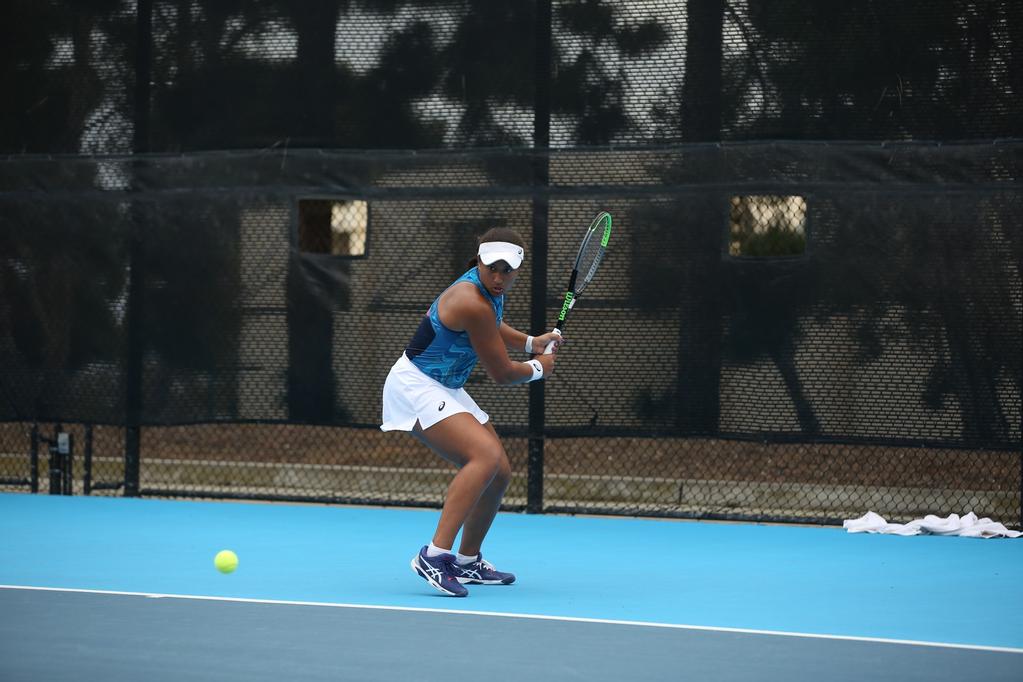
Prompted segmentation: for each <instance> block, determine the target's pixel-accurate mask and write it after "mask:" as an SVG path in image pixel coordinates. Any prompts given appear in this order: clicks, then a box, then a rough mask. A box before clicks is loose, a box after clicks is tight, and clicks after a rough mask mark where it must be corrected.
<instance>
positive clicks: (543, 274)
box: [526, 0, 551, 514]
mask: <svg viewBox="0 0 1023 682" xmlns="http://www.w3.org/2000/svg"><path fill="white" fill-rule="evenodd" d="M535 20H536V25H535V28H536V32H535V34H534V36H535V37H534V39H535V40H536V44H535V45H534V50H533V54H534V59H535V60H536V65H535V66H536V69H535V78H536V83H535V101H534V103H533V106H534V111H533V149H534V151H535V152H536V156H535V157H534V161H533V188H534V189H533V242H532V251H533V255H532V258H533V279H532V282H531V286H532V288H531V295H532V307H531V309H530V319H529V322H530V327H531V328H532V329H533V330H543V329H545V328H546V325H547V227H548V215H549V213H548V209H549V204H548V194H547V186H548V184H549V182H550V165H549V157H548V148H549V146H550V125H551V123H550V118H551V95H550V93H551V84H550V77H551V1H550V0H537V2H536V18H535ZM543 446H544V382H542V381H534V382H533V383H531V384H530V385H529V460H528V471H527V477H526V511H528V512H529V513H531V514H538V513H540V512H542V511H543V470H544V463H543Z"/></svg>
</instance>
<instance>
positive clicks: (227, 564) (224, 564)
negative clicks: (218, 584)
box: [213, 549, 238, 573]
mask: <svg viewBox="0 0 1023 682" xmlns="http://www.w3.org/2000/svg"><path fill="white" fill-rule="evenodd" d="M213 565H214V566H216V567H217V570H218V571H220V572H221V573H233V572H234V569H236V568H238V555H237V554H235V553H234V552H232V551H231V550H229V549H222V550H220V551H219V552H217V556H215V557H213Z"/></svg>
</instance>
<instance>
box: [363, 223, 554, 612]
mask: <svg viewBox="0 0 1023 682" xmlns="http://www.w3.org/2000/svg"><path fill="white" fill-rule="evenodd" d="M524 257H525V248H524V242H523V240H522V237H520V236H519V234H518V233H517V232H515V231H514V230H510V229H506V228H494V229H491V230H489V231H487V232H486V234H484V235H483V236H482V237H481V238H480V239H479V242H478V245H477V255H476V257H475V258H473V259H472V261H470V265H471V268H470V269H469V271H468V272H466V273H465V274H464V275H462V276H461V277H459V278H458V279H456V280H455V281H454V282H453V283H452V284H451V285H450V286H448V288H447V289H445V290H444V291H443V292H442V293H441V294H440V296H438V297H437V298H436V300H434V302H433V304H432V305H431V306H430V309H429V310H428V311H427V313H426V315H424V316H423V319H422V321H421V322H420V324H419V328H418V329H417V330H416V333H415V334H414V335H413V337H412V340H411V341H410V342H409V344H408V346H407V347H406V348H405V352H404V353H402V355H401V357H400V358H398V361H397V362H396V363H394V366H393V367H392V368H391V371H390V373H389V374H388V375H387V381H386V382H385V383H384V400H383V402H384V409H383V424H382V425H381V427H380V428H381V429H382V430H384V431H393V430H399V431H409V432H410V433H411V434H412V435H413V436H415V437H416V438H417V439H419V440H420V441H422V442H423V443H425V444H426V445H427V446H429V447H430V449H432V450H433V451H434V452H436V453H437V454H438V455H440V456H441V457H443V458H444V459H446V460H447V461H449V462H451V463H452V464H454V465H455V466H456V467H458V473H457V474H456V475H455V478H454V480H453V481H452V482H451V485H450V486H449V487H448V492H447V497H446V499H445V501H444V508H443V510H442V511H441V515H440V521H439V522H438V524H437V530H436V532H435V533H434V535H433V540H432V542H430V544H429V545H426V546H424V547H423V548H422V549H421V550H420V551H419V553H418V554H417V555H416V556H415V557H414V558H413V559H412V569H413V570H414V571H415V572H416V573H417V574H419V575H420V576H422V577H423V578H424V579H425V580H426V581H427V582H428V583H430V584H431V585H433V586H434V587H435V588H437V589H438V590H440V591H441V592H443V593H445V594H448V595H451V596H455V597H464V596H466V595H467V594H468V593H469V591H468V590H467V589H466V588H465V587H464V586H463V584H479V585H508V584H510V583H512V582H514V581H515V576H514V575H512V574H511V573H504V572H501V571H498V570H496V569H495V568H494V566H493V565H492V564H491V563H490V562H488V561H485V560H484V559H483V554H482V553H481V551H480V548H481V546H482V544H483V539H484V538H485V537H486V535H487V531H488V530H490V524H491V523H492V522H493V520H494V516H496V514H497V510H498V507H500V506H501V498H502V497H503V496H504V492H505V490H506V489H507V488H508V483H509V481H510V480H511V465H510V464H509V463H508V455H507V453H505V451H504V447H503V446H502V445H501V441H500V439H499V438H498V437H497V432H496V431H495V430H494V427H493V425H492V424H491V423H490V417H489V415H487V413H486V412H484V411H483V410H481V409H480V408H479V406H478V405H477V404H476V402H475V401H474V400H473V399H472V398H471V397H470V396H469V394H468V393H466V392H465V389H464V388H462V386H463V385H464V384H465V381H466V379H468V377H469V373H470V372H472V369H473V367H475V365H476V361H477V358H478V359H479V360H480V361H481V362H482V363H483V368H484V369H485V370H486V371H487V374H489V375H490V377H491V378H492V379H493V380H494V381H496V382H497V383H498V384H502V385H512V384H521V383H524V382H527V381H536V380H537V379H543V378H544V377H546V376H549V375H550V373H551V372H552V371H554V358H555V355H554V354H549V355H543V354H542V353H543V351H544V348H545V347H546V346H547V344H548V343H550V342H551V341H554V342H556V344H557V345H560V343H561V341H562V339H561V337H559V336H557V335H556V334H554V333H552V332H548V333H546V334H541V335H539V336H536V337H533V336H529V335H527V334H525V333H523V332H520V331H518V330H516V329H513V328H512V327H510V326H509V325H507V324H505V322H504V320H503V316H504V297H505V295H506V294H507V293H508V291H509V290H511V288H512V286H513V285H514V284H515V279H516V277H517V276H518V274H519V273H518V270H519V266H521V265H522V259H523V258H524ZM509 350H511V351H519V352H522V353H541V355H537V356H536V357H534V358H532V359H529V360H526V361H524V362H517V361H515V360H512V359H511V358H510V357H509V356H508V351H509ZM459 529H461V531H462V538H461V541H460V543H459V549H458V551H457V552H454V551H453V548H454V547H453V546H454V542H455V536H457V535H458V531H459Z"/></svg>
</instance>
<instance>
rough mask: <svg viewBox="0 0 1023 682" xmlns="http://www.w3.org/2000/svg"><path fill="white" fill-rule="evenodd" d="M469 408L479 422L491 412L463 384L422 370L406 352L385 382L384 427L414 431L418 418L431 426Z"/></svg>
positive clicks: (422, 425)
mask: <svg viewBox="0 0 1023 682" xmlns="http://www.w3.org/2000/svg"><path fill="white" fill-rule="evenodd" d="M459 412H468V413H469V414H471V415H472V416H474V417H476V421H478V422H479V423H480V424H486V423H487V422H488V421H489V420H490V415H488V414H487V413H486V412H484V411H483V410H481V409H480V406H479V405H477V404H476V401H475V400H473V399H472V396H470V395H469V394H468V393H466V392H465V389H464V388H448V387H447V386H445V385H444V384H442V383H440V382H439V381H437V380H436V379H433V378H431V377H428V376H427V375H425V374H423V372H422V371H420V369H419V368H418V367H416V366H415V365H413V364H412V361H411V360H409V359H408V356H407V355H405V354H404V353H402V354H401V357H400V358H398V361H397V362H395V363H394V366H393V367H391V371H390V373H388V375H387V381H385V382H384V418H383V424H381V425H380V430H381V431H411V430H412V427H414V426H415V425H416V422H417V421H418V422H419V425H420V426H421V427H422V428H423V429H428V428H430V427H431V426H433V425H434V424H436V423H437V422H439V421H441V420H442V419H446V418H447V417H450V416H451V415H453V414H458V413H459Z"/></svg>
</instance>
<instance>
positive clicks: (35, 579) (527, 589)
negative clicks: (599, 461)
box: [0, 494, 1023, 682]
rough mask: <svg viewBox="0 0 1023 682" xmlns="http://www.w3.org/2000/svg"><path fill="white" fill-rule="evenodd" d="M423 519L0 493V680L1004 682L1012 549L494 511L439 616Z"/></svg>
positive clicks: (366, 511)
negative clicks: (468, 581) (218, 561)
mask: <svg viewBox="0 0 1023 682" xmlns="http://www.w3.org/2000/svg"><path fill="white" fill-rule="evenodd" d="M436 514H437V512H435V511H422V510H408V509H381V508H355V507H336V506H335V507H331V506H313V505H305V506H303V505H282V504H247V503H221V502H185V501H166V500H148V499H113V498H88V497H59V496H33V495H23V494H4V495H0V536H2V537H3V539H4V540H3V542H2V544H0V585H2V586H3V587H2V589H0V614H2V615H0V679H3V680H5V682H8V681H9V682H15V681H20V680H33V681H34V680H43V679H45V680H65V679H67V680H71V679H75V680H99V679H103V680H134V679H139V678H140V677H145V678H146V679H152V680H181V679H190V680H193V679H210V680H213V679H217V680H271V679H272V680H280V679H305V680H328V679H329V680H339V679H344V680H349V679H350V680H391V679H400V678H412V677H415V678H417V679H442V678H444V679H447V678H449V677H450V676H451V675H452V674H467V675H479V676H482V677H485V678H486V679H491V680H522V679H541V680H547V679H550V680H571V679H588V680H612V679H615V680H620V679H644V680H677V679H701V680H739V679H759V680H821V679H829V680H863V679H872V680H917V679H919V680H963V679H976V680H1020V679H1023V592H1021V591H1020V590H1019V585H1020V584H1023V542H1018V541H1013V540H974V539H965V538H950V537H927V536H924V537H912V538H904V537H893V536H874V535H852V534H848V533H846V532H845V531H844V530H842V529H838V528H834V527H799V526H770V525H749V524H745V525H744V524H728V523H709V522H685V521H665V520H649V519H629V518H601V517H565V516H549V515H544V516H534V515H518V514H502V515H500V516H499V517H498V519H497V521H496V523H495V526H494V530H493V532H492V533H491V536H490V537H491V539H490V541H489V545H488V546H487V547H486V549H485V551H486V553H487V557H488V558H489V559H491V560H492V561H493V562H494V563H495V564H497V565H498V566H502V567H507V569H508V570H512V571H514V572H515V573H516V574H517V575H518V580H517V582H516V583H515V584H514V585H511V586H472V588H471V590H470V595H469V597H468V598H466V599H453V598H450V597H444V596H442V595H440V594H439V593H437V592H435V591H434V590H433V589H432V588H431V587H429V586H428V585H427V584H426V583H425V582H424V581H423V580H421V579H420V578H418V577H417V576H415V575H414V574H413V573H412V571H411V570H410V568H409V559H410V558H411V557H412V555H413V554H414V553H415V551H416V550H417V549H418V547H419V546H420V545H421V544H422V543H423V542H425V540H424V538H425V537H428V536H429V533H430V532H431V530H432V528H433V526H434V524H435V522H436ZM223 548H230V549H232V550H234V551H235V552H237V554H238V556H239V558H240V565H239V567H238V570H237V571H236V572H234V573H232V574H229V575H224V574H220V573H218V572H217V571H216V570H215V569H214V567H213V564H212V559H213V556H214V554H215V553H216V552H217V551H218V550H220V549H223Z"/></svg>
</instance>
